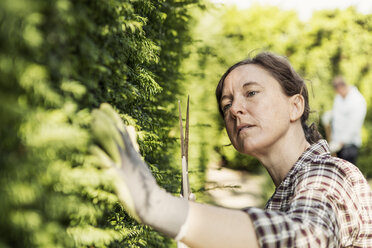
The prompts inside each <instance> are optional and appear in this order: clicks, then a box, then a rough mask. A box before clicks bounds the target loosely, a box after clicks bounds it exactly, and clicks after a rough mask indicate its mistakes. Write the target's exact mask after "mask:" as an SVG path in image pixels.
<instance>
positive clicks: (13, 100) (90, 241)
mask: <svg viewBox="0 0 372 248" xmlns="http://www.w3.org/2000/svg"><path fill="white" fill-rule="evenodd" d="M195 7H202V5H201V4H200V3H199V1H197V0H185V1H173V0H156V1H153V0H151V1H150V0H122V1H120V0H107V1H106V0H78V1H73V0H56V1H45V0H33V1H26V0H2V1H1V2H0V103H1V104H0V118H1V128H0V137H1V143H0V164H1V166H0V199H1V200H0V247H88V246H89V247H106V246H111V247H167V246H169V245H170V244H171V242H170V240H169V239H166V238H164V237H163V236H161V235H159V234H158V233H157V232H154V231H152V230H151V229H149V228H148V227H144V226H141V225H138V224H137V223H135V222H134V221H133V220H132V219H131V218H130V217H128V216H127V215H126V214H125V212H124V211H123V210H122V208H121V206H120V205H119V204H118V200H117V198H116V196H115V194H114V193H113V191H112V189H113V187H112V185H111V180H110V178H109V177H108V176H107V174H105V172H104V171H101V170H100V169H98V168H97V167H96V166H95V161H94V159H93V158H92V157H91V156H90V155H89V150H88V148H89V145H90V144H91V134H90V131H89V123H90V118H91V117H90V111H91V109H92V108H95V107H98V106H99V104H100V103H102V102H109V103H110V104H112V105H113V106H114V108H115V109H116V110H117V111H118V112H119V113H120V114H121V116H122V117H123V119H124V120H125V121H126V122H127V123H129V124H132V125H134V126H135V127H136V128H137V130H138V131H139V143H140V146H141V152H142V154H143V155H144V156H145V159H146V160H147V161H148V163H149V164H150V165H151V168H152V169H153V171H154V173H155V176H156V178H157V179H158V180H159V183H160V184H162V185H163V186H164V187H165V188H167V189H168V190H169V191H171V192H174V193H176V192H178V191H179V176H176V177H174V174H175V175H179V170H176V169H175V166H170V160H171V158H172V155H171V152H172V151H173V149H174V145H175V142H176V140H175V138H172V137H171V136H169V135H168V134H169V132H170V130H171V128H172V127H173V126H174V125H175V123H176V122H177V118H176V117H175V115H174V114H173V111H174V110H175V109H176V106H175V104H176V98H177V97H179V96H180V95H181V92H182V91H181V90H182V88H180V79H181V78H182V74H181V73H180V64H181V62H182V60H183V59H184V58H185V57H186V56H187V53H186V51H185V49H184V46H185V44H188V43H189V42H191V37H190V34H189V26H188V25H187V23H188V22H189V21H190V15H189V11H190V10H191V9H192V8H195ZM169 137H170V138H169Z"/></svg>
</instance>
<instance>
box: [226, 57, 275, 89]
mask: <svg viewBox="0 0 372 248" xmlns="http://www.w3.org/2000/svg"><path fill="white" fill-rule="evenodd" d="M274 82H276V84H278V85H279V83H278V82H277V81H276V80H275V78H274V77H272V76H271V75H270V73H269V72H267V71H266V70H265V69H263V68H262V67H261V66H259V65H255V64H247V65H241V66H239V67H237V68H235V69H234V70H232V71H231V72H230V73H229V75H227V77H226V78H225V81H224V87H223V89H222V92H223V93H228V92H230V91H232V90H236V89H240V88H244V87H245V86H249V85H257V86H261V87H270V85H273V83H274ZM274 85H275V84H274Z"/></svg>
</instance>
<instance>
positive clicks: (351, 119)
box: [332, 86, 367, 147]
mask: <svg viewBox="0 0 372 248" xmlns="http://www.w3.org/2000/svg"><path fill="white" fill-rule="evenodd" d="M349 87H350V88H349V92H348V93H347V95H346V96H345V97H342V96H341V95H339V94H337V95H336V97H335V99H334V103H333V109H332V141H333V142H337V143H342V144H344V145H356V146H357V147H360V146H361V144H362V138H361V128H362V126H363V122H364V118H365V116H366V112H367V105H366V101H365V100H364V97H363V96H362V94H361V93H360V92H359V91H358V89H357V88H356V87H355V86H349Z"/></svg>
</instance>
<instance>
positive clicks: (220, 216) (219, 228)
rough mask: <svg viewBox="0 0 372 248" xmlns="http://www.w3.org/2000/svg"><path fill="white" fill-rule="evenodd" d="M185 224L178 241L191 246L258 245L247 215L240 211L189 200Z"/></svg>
mask: <svg viewBox="0 0 372 248" xmlns="http://www.w3.org/2000/svg"><path fill="white" fill-rule="evenodd" d="M185 226H186V233H185V236H184V237H183V238H182V239H181V240H182V242H183V243H185V244H186V245H188V246H190V247H193V248H198V247H214V248H219V247H221V248H225V247H236V248H239V247H251V248H256V247H257V248H258V247H259V245H258V242H257V237H256V233H255V230H254V227H253V224H252V222H251V220H250V218H249V216H248V215H247V214H246V213H245V212H243V211H240V210H233V209H227V208H221V207H215V206H212V205H205V204H200V203H196V202H189V214H188V217H187V220H186V223H185Z"/></svg>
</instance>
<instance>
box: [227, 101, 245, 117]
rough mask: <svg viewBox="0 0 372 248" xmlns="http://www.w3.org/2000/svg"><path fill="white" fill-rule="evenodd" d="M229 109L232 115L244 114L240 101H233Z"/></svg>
mask: <svg viewBox="0 0 372 248" xmlns="http://www.w3.org/2000/svg"><path fill="white" fill-rule="evenodd" d="M230 111H231V114H232V116H233V117H235V116H239V115H242V114H244V106H243V104H242V103H241V101H236V102H233V104H232V105H231V107H230Z"/></svg>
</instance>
